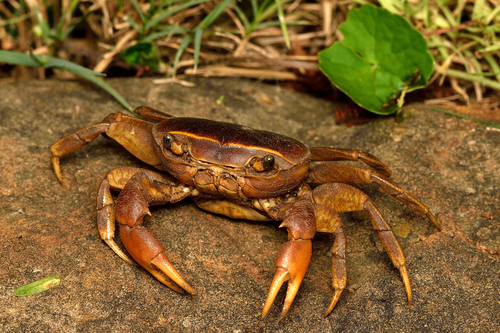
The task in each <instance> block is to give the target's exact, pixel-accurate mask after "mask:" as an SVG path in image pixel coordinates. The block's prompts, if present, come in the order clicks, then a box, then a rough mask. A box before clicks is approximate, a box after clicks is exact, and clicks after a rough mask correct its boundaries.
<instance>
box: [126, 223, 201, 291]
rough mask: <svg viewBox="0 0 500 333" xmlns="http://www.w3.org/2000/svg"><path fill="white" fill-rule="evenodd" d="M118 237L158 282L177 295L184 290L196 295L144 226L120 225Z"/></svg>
mask: <svg viewBox="0 0 500 333" xmlns="http://www.w3.org/2000/svg"><path fill="white" fill-rule="evenodd" d="M120 237H121V239H122V241H123V245H125V248H126V249H127V251H128V253H129V254H130V255H131V256H132V258H134V259H135V261H137V262H138V263H139V265H141V266H142V267H144V268H145V269H147V270H148V271H149V272H150V273H151V274H152V275H153V276H154V277H155V278H157V279H158V280H159V281H160V282H162V283H163V284H165V285H166V286H167V287H169V288H171V289H173V290H175V291H177V292H179V293H183V292H184V290H185V291H187V292H188V293H190V294H191V295H196V291H195V290H194V289H193V288H191V286H190V285H189V284H188V283H187V282H186V281H184V279H183V278H182V276H181V275H180V274H179V272H177V270H176V269H175V268H174V266H172V264H171V262H170V260H169V259H168V257H167V255H166V254H165V249H164V248H163V246H162V245H161V243H160V241H158V239H157V238H156V237H155V236H154V235H153V234H152V233H151V232H150V231H149V230H147V229H146V228H145V227H144V226H142V225H135V226H134V227H129V226H128V225H124V224H120Z"/></svg>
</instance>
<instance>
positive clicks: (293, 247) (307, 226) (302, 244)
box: [262, 200, 316, 320]
mask: <svg viewBox="0 0 500 333" xmlns="http://www.w3.org/2000/svg"><path fill="white" fill-rule="evenodd" d="M281 227H286V228H287V229H288V242H286V243H284V244H283V245H282V246H281V248H280V250H279V252H278V258H277V259H276V273H275V275H274V278H273V281H272V283H271V287H270V289H269V293H268V295H267V299H266V302H265V304H264V309H263V311H262V318H264V317H265V316H266V315H267V313H268V312H269V309H270V308H271V305H272V304H273V302H274V299H275V298H276V295H277V294H278V291H279V290H280V288H281V286H282V285H283V283H285V282H286V281H288V287H287V291H286V297H285V304H284V305H283V310H282V311H281V314H280V320H281V319H283V318H284V317H285V316H286V314H287V313H288V310H289V309H290V306H291V305H292V303H293V300H294V299H295V295H297V291H298V290H299V287H300V284H301V283H302V279H303V278H304V275H305V274H306V271H307V268H308V267H309V262H310V261H311V255H312V243H311V238H313V237H314V234H315V233H316V219H315V215H314V209H313V206H312V203H311V202H310V201H307V200H300V201H298V202H297V203H296V204H295V205H294V206H293V208H292V209H291V210H290V212H289V213H288V215H287V216H286V218H285V219H284V220H283V222H282V223H281V225H280V228H281Z"/></svg>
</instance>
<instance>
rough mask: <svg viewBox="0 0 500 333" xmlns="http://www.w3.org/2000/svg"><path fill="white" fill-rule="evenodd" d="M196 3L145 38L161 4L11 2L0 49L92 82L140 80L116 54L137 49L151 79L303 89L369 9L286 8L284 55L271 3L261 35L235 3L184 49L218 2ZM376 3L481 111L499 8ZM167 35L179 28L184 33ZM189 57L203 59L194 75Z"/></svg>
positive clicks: (496, 85)
mask: <svg viewBox="0 0 500 333" xmlns="http://www.w3.org/2000/svg"><path fill="white" fill-rule="evenodd" d="M171 2H172V1H171ZM186 2H187V1H182V2H179V3H177V4H174V5H172V6H170V7H166V9H168V10H171V9H173V8H176V6H180V5H182V4H184V3H186ZM192 2H193V5H192V6H188V7H187V8H185V9H184V10H181V11H177V12H174V13H173V14H172V15H169V16H168V17H166V18H164V19H163V20H161V21H159V22H157V23H156V24H155V25H152V27H151V28H149V29H144V26H145V21H144V17H148V13H149V14H150V13H151V12H152V11H153V9H154V8H155V7H151V6H152V5H151V3H152V4H153V6H159V5H161V4H164V3H165V1H152V2H149V1H138V2H137V3H136V4H137V6H134V1H130V0H125V1H122V2H120V1H104V0H87V1H75V0H73V1H71V0H52V1H45V0H25V1H14V0H7V1H3V2H0V17H1V21H0V43H1V48H2V49H3V50H12V51H19V52H27V51H28V50H29V49H30V48H32V49H33V52H34V53H35V54H51V55H54V56H56V57H59V58H62V59H66V60H69V61H72V62H75V63H79V64H81V65H83V66H85V67H88V68H91V69H93V70H94V71H97V72H105V73H108V74H113V73H115V72H116V69H117V68H118V69H121V72H123V70H125V72H126V73H128V75H142V74H143V73H144V72H148V70H149V68H148V67H147V66H142V65H134V66H130V65H128V64H127V63H126V62H125V61H124V60H122V59H121V58H120V54H121V53H122V52H123V51H124V50H126V49H128V48H130V47H131V46H133V45H136V44H137V43H140V42H143V41H152V42H153V43H154V45H155V47H156V50H157V52H158V55H159V58H160V59H161V62H160V64H159V66H158V68H157V73H161V74H164V75H166V76H167V77H172V75H174V74H175V73H177V76H176V77H177V78H178V79H182V77H183V76H189V75H204V76H213V75H216V76H246V77H252V78H261V79H262V78H265V79H272V80H301V79H302V78H304V77H305V76H307V75H311V73H314V72H315V71H317V70H318V69H317V57H316V54H317V53H318V52H319V51H320V50H322V49H324V48H325V47H328V46H329V45H331V44H332V43H333V42H335V41H337V40H339V39H341V38H342V36H341V35H340V34H339V32H338V26H339V24H341V23H342V22H343V21H344V20H345V18H346V16H347V14H348V12H349V10H350V9H351V8H353V7H355V6H359V4H360V3H366V2H368V1H354V0H352V1H333V0H321V1H317V2H312V1H311V2H306V1H299V0H295V1H282V2H281V4H282V11H283V15H284V16H283V17H284V19H285V21H286V22H288V24H287V30H286V32H287V33H288V36H289V42H290V46H291V47H290V48H288V47H287V38H285V36H284V31H283V30H282V29H281V28H280V26H279V24H278V23H279V18H278V16H279V14H280V11H279V7H276V6H274V7H273V5H274V3H275V2H274V0H273V1H268V2H267V5H269V8H268V10H267V11H263V12H262V13H259V15H260V16H259V17H258V20H257V23H259V24H260V25H253V26H252V25H249V24H248V22H245V19H246V20H248V21H249V22H250V23H251V22H252V19H253V18H254V17H255V11H254V12H253V14H252V7H251V5H250V4H251V3H252V2H253V3H254V4H257V1H241V2H237V3H236V4H237V5H238V6H240V7H235V5H234V4H232V5H229V6H228V7H226V8H225V9H224V11H223V12H222V13H221V14H220V16H218V18H217V19H216V20H215V21H214V22H213V23H211V24H210V25H209V26H208V27H204V29H203V36H202V38H201V45H200V46H199V48H198V49H197V47H196V43H194V42H193V41H191V42H190V43H189V44H187V45H186V44H183V43H185V41H184V40H185V37H186V36H192V37H193V39H195V37H194V34H195V30H196V28H197V27H200V24H201V23H202V21H203V19H204V18H205V17H207V15H209V14H210V13H212V12H213V11H214V10H215V9H216V7H217V5H218V4H220V3H221V2H223V1H207V2H201V1H198V2H196V1H194V0H193V1H192ZM264 2H265V1H264ZM259 3H262V1H260V2H259ZM380 3H381V4H383V6H384V7H385V8H387V9H389V10H390V11H392V12H395V13H398V14H400V15H403V16H404V17H406V19H407V20H409V21H410V22H411V23H412V24H413V26H414V27H416V28H417V29H419V30H420V31H421V32H422V33H423V35H424V36H425V37H426V38H427V40H428V43H429V47H430V50H431V53H432V54H433V56H434V58H435V74H434V77H433V79H432V80H433V81H436V82H438V83H439V84H440V85H442V84H443V83H444V82H447V83H449V84H450V86H451V87H452V91H453V93H452V94H451V96H443V100H442V101H446V102H447V103H450V102H451V103H453V102H454V101H455V100H457V99H458V100H462V101H464V102H466V103H468V102H469V100H470V97H469V95H471V94H473V95H474V97H475V99H477V100H479V101H481V100H482V99H483V95H484V92H485V90H486V89H487V88H492V89H497V90H498V89H500V67H499V66H498V60H499V50H500V42H499V40H498V37H499V31H500V14H499V12H500V0H482V1H466V0H462V1H444V0H435V1H416V0H410V1H403V0H385V1H380ZM405 3H406V5H405ZM244 5H247V7H248V8H246V7H245V8H243V7H242V6H244ZM139 11H140V13H139ZM242 13H245V15H243V16H242ZM152 18H154V16H153V17H150V18H149V19H152ZM43 21H45V22H51V23H47V25H46V26H45V27H44V25H43V24H40V22H43ZM305 23H307V24H305ZM172 27H181V28H182V29H184V32H176V31H175V29H173V30H172ZM186 31H187V32H186ZM179 49H181V51H182V54H181V52H178V50H179ZM195 54H196V55H197V56H198V58H199V60H198V63H197V65H198V66H197V68H196V69H195V68H194V67H195V66H194V65H195V64H196V62H197V61H196V58H197V57H195ZM176 57H177V59H176ZM46 74H47V73H46V72H45V70H40V69H38V70H30V69H26V68H22V67H19V68H12V67H8V66H2V67H0V77H3V79H4V80H5V79H6V78H12V77H17V78H26V77H40V78H43V77H45V75H46ZM54 75H59V76H60V75H68V74H66V73H61V72H56V73H54ZM431 102H436V101H431Z"/></svg>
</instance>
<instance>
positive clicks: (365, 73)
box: [318, 5, 433, 114]
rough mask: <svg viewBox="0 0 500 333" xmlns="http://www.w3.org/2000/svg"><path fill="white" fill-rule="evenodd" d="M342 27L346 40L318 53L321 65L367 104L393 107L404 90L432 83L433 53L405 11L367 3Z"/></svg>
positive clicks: (379, 109) (378, 109)
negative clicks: (394, 10)
mask: <svg viewBox="0 0 500 333" xmlns="http://www.w3.org/2000/svg"><path fill="white" fill-rule="evenodd" d="M339 29H340V31H341V32H342V34H343V36H344V40H343V41H341V42H337V43H334V44H333V45H332V46H331V47H330V48H328V49H325V50H323V51H321V52H320V53H319V55H318V58H319V67H320V69H321V71H323V72H324V73H325V74H326V75H327V76H328V78H329V79H330V80H331V81H332V82H333V83H334V84H335V85H336V86H337V87H338V88H339V89H340V90H342V91H343V92H344V93H346V94H347V95H348V96H349V97H350V98H351V99H352V100H353V101H354V102H356V103H357V104H359V105H360V106H362V107H363V108H365V109H367V110H369V111H372V112H374V113H378V114H390V113H394V112H396V111H397V110H398V108H399V107H400V105H398V101H397V100H398V98H399V97H400V96H401V95H403V96H404V94H405V93H406V92H409V91H412V90H415V89H419V88H423V87H425V86H426V85H427V82H428V79H429V77H430V75H431V73H432V71H433V58H432V56H431V54H430V53H429V51H428V49H427V43H426V41H425V39H424V38H423V36H422V34H421V33H420V32H419V31H418V30H416V29H414V28H412V27H411V26H410V24H409V23H408V22H407V21H406V20H404V19H403V18H402V17H400V16H398V15H394V14H391V13H390V12H389V11H387V10H385V9H382V8H376V7H374V6H371V5H364V6H362V7H361V8H360V9H352V10H351V11H350V12H349V15H348V17H347V20H346V21H345V22H344V23H342V24H341V25H340V28H339Z"/></svg>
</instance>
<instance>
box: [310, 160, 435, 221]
mask: <svg viewBox="0 0 500 333" xmlns="http://www.w3.org/2000/svg"><path fill="white" fill-rule="evenodd" d="M306 181H307V182H309V183H349V184H370V183H376V184H377V185H378V186H380V188H382V190H384V191H385V192H386V193H387V194H389V195H392V196H393V197H394V198H395V199H397V200H399V201H401V202H402V203H403V204H405V205H406V206H408V207H410V208H411V209H413V210H414V211H416V212H417V213H420V214H423V215H425V216H427V218H428V219H429V220H431V222H432V223H433V224H434V225H435V226H436V228H437V229H438V230H441V226H440V224H439V222H438V220H437V219H436V218H435V217H434V215H433V214H432V213H431V211H430V210H429V207H427V206H426V205H424V204H423V203H421V202H420V201H418V200H417V199H415V198H414V197H413V196H411V195H410V194H409V193H407V192H406V191H405V190H403V189H402V188H401V187H400V186H399V185H398V184H396V183H395V182H393V181H392V180H390V179H389V178H387V177H385V176H383V175H381V174H379V173H377V172H374V171H373V170H370V169H361V168H356V167H353V166H347V165H339V164H329V163H322V164H318V165H316V166H315V167H314V168H312V170H311V171H310V172H309V175H308V176H307V179H306Z"/></svg>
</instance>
